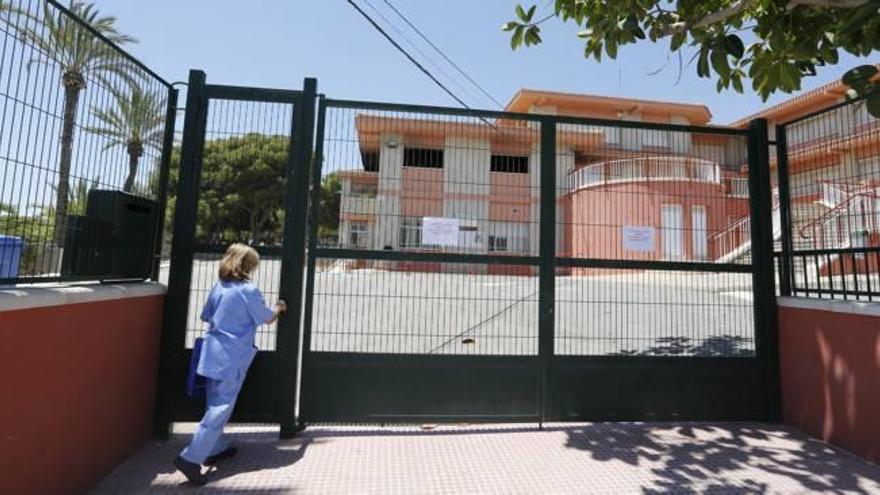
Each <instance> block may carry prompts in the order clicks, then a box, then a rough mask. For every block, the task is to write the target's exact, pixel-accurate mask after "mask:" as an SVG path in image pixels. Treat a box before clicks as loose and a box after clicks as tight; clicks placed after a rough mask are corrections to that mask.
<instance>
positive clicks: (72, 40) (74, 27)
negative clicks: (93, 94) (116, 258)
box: [20, 0, 137, 247]
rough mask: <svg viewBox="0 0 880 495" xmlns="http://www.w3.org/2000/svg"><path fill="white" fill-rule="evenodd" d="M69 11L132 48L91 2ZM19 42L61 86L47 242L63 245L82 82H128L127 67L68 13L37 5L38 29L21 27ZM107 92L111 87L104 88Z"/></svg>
mask: <svg viewBox="0 0 880 495" xmlns="http://www.w3.org/2000/svg"><path fill="white" fill-rule="evenodd" d="M69 10H70V11H71V12H72V13H73V14H74V15H75V16H77V17H79V18H80V19H81V20H82V21H83V22H85V23H86V24H88V25H89V26H91V27H92V28H93V29H94V30H96V31H97V32H99V33H101V34H102V35H103V36H104V37H105V38H106V39H108V40H110V41H111V42H113V43H116V44H117V45H124V44H127V43H136V42H137V40H135V39H134V38H132V37H131V36H128V35H126V34H122V33H120V32H119V31H118V30H117V29H116V18H115V17H112V16H101V15H100V14H99V12H98V10H97V9H96V8H95V5H94V4H93V3H85V2H81V1H78V0H71V2H70V6H69ZM20 31H21V34H22V36H23V37H24V39H25V40H27V41H29V42H31V43H33V44H34V46H35V47H36V48H37V49H38V50H39V51H40V52H42V53H45V54H47V55H48V58H49V59H50V60H46V59H44V58H36V59H33V60H31V61H30V62H29V64H28V66H30V65H31V64H40V63H43V64H49V65H51V64H58V65H59V66H60V70H61V84H62V85H63V87H64V111H63V112H64V113H63V117H62V126H61V153H60V158H59V166H58V187H57V188H56V194H55V227H54V233H53V236H52V237H53V240H54V242H55V245H56V246H58V247H63V246H64V233H65V230H66V224H67V221H66V217H67V209H68V208H67V203H68V200H69V198H68V196H69V190H70V165H71V160H72V157H73V138H74V131H75V125H76V113H77V107H78V105H79V99H80V93H81V92H82V91H83V90H84V89H86V86H87V82H89V81H90V82H96V81H97V82H100V83H103V84H106V83H107V79H108V78H110V77H112V76H116V77H118V78H120V79H122V80H124V81H126V82H129V83H132V82H133V79H134V78H133V76H132V74H134V73H135V71H134V70H133V65H132V64H130V63H129V62H127V61H124V60H122V59H121V58H120V56H119V54H118V53H117V52H116V51H115V50H113V49H112V47H110V46H109V45H108V44H107V43H106V42H105V41H104V40H102V39H101V38H99V37H97V36H95V35H94V33H92V32H90V31H89V30H88V29H86V28H84V27H83V26H81V25H80V24H79V23H78V22H77V20H75V19H73V18H72V17H70V16H69V15H68V14H66V13H64V12H62V11H60V10H58V9H56V8H55V7H52V6H50V5H49V3H48V2H43V15H42V18H41V19H40V22H39V25H38V26H29V27H26V28H22V29H21V30H20ZM107 87H112V86H110V85H107Z"/></svg>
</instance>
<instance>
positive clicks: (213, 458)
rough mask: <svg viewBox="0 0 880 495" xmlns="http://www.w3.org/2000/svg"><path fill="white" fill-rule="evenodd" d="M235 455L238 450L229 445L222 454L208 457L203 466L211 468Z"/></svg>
mask: <svg viewBox="0 0 880 495" xmlns="http://www.w3.org/2000/svg"><path fill="white" fill-rule="evenodd" d="M237 453H238V449H237V448H235V447H233V446H231V445H230V446H229V447H226V449H225V450H223V451H222V452H220V453H218V454H214V455H210V456H208V458H207V459H205V466H213V465H215V464H217V463H218V462H220V461H222V460H223V459H228V458H230V457H232V456H234V455H235V454H237Z"/></svg>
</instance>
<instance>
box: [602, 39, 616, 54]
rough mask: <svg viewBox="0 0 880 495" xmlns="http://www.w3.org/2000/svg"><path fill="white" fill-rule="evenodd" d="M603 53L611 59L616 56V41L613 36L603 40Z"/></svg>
mask: <svg viewBox="0 0 880 495" xmlns="http://www.w3.org/2000/svg"><path fill="white" fill-rule="evenodd" d="M605 53H607V54H608V56H609V57H610V58H612V59H615V58H617V41H615V40H614V39H613V38H611V39H608V40H606V41H605Z"/></svg>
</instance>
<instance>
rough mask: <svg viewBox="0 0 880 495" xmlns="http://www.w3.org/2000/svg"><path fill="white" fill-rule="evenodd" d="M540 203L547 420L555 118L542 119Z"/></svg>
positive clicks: (544, 410) (544, 412)
mask: <svg viewBox="0 0 880 495" xmlns="http://www.w3.org/2000/svg"><path fill="white" fill-rule="evenodd" d="M540 177H541V202H540V222H541V224H540V244H539V246H540V247H539V251H538V256H539V257H540V261H539V265H538V266H539V273H538V277H539V278H538V356H539V358H540V362H541V382H540V386H541V390H540V393H539V398H540V402H539V408H540V418H541V423H542V424H543V423H544V422H545V421H546V420H547V416H548V409H549V401H550V397H549V387H550V373H551V365H552V359H553V352H554V349H553V342H554V338H555V335H554V334H555V329H554V325H555V321H554V317H553V308H554V306H555V304H556V121H555V120H554V119H553V118H552V117H544V118H542V119H541V175H540Z"/></svg>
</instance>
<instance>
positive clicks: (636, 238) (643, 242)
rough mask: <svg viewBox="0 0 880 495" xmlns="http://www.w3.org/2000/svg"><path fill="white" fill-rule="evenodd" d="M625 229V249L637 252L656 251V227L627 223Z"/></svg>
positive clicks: (623, 228)
mask: <svg viewBox="0 0 880 495" xmlns="http://www.w3.org/2000/svg"><path fill="white" fill-rule="evenodd" d="M622 230H623V250H624V251H634V252H637V253H651V252H654V250H655V248H654V237H656V230H657V229H655V228H654V227H635V226H631V225H625V226H623V227H622Z"/></svg>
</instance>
